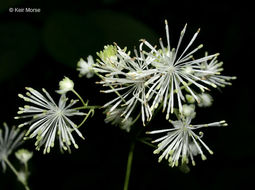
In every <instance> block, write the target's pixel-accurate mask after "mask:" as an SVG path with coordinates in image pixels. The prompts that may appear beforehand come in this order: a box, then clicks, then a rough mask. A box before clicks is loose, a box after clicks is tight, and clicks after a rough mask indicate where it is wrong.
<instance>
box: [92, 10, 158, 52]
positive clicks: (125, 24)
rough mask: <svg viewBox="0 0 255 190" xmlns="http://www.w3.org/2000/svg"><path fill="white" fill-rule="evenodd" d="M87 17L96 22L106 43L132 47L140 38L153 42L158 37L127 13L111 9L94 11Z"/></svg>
mask: <svg viewBox="0 0 255 190" xmlns="http://www.w3.org/2000/svg"><path fill="white" fill-rule="evenodd" d="M88 19H91V20H93V21H94V22H96V23H97V25H98V27H100V30H101V32H102V34H103V35H104V37H105V40H106V43H112V42H116V43H117V44H119V45H120V46H128V47H129V48H133V47H134V45H137V44H138V43H139V40H140V39H146V40H148V41H150V42H153V43H155V42H156V41H157V39H158V37H157V35H156V34H155V32H154V31H152V30H151V29H150V28H149V27H147V26H146V25H145V24H143V23H142V22H139V21H138V20H135V19H134V18H132V17H131V16H129V15H126V14H123V13H117V12H112V11H96V12H93V13H91V14H89V15H88Z"/></svg>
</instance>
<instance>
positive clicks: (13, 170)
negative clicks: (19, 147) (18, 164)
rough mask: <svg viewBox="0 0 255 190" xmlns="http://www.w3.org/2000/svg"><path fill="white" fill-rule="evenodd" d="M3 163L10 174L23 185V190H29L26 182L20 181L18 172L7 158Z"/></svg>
mask: <svg viewBox="0 0 255 190" xmlns="http://www.w3.org/2000/svg"><path fill="white" fill-rule="evenodd" d="M4 161H5V163H6V164H7V165H8V166H9V167H10V169H11V170H12V172H13V173H14V174H15V175H16V176H17V178H18V180H19V181H20V182H21V183H22V184H23V185H24V188H25V189H26V190H30V188H29V187H28V185H27V182H26V181H24V180H22V178H21V177H20V174H19V172H18V171H17V170H16V169H15V167H14V166H13V165H12V163H11V162H10V161H9V160H8V158H4Z"/></svg>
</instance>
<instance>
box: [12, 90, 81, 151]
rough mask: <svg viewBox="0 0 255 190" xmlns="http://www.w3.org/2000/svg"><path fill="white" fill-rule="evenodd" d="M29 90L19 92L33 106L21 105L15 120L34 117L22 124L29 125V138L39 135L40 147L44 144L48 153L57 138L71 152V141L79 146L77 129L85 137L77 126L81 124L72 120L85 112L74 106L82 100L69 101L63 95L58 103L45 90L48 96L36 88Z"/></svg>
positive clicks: (27, 134)
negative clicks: (74, 135) (76, 136)
mask: <svg viewBox="0 0 255 190" xmlns="http://www.w3.org/2000/svg"><path fill="white" fill-rule="evenodd" d="M26 89H27V90H28V92H27V93H26V96H24V95H22V94H19V97H20V98H22V99H24V100H25V101H26V102H28V103H30V104H32V105H25V106H24V107H20V108H19V111H18V114H19V115H20V116H17V117H15V119H21V118H31V119H30V120H29V121H27V122H25V123H23V124H20V125H19V127H23V126H26V125H28V126H29V129H28V131H27V133H26V134H25V136H26V138H34V137H36V143H35V146H36V149H37V150H39V149H40V148H41V147H42V146H44V150H43V152H44V153H49V152H50V149H51V148H52V147H54V144H55V141H56V139H57V138H58V140H59V145H60V150H68V151H70V146H71V144H73V145H74V147H75V148H78V145H77V144H76V142H75V140H74V137H73V134H72V133H73V132H76V134H78V136H80V137H81V138H83V139H84V137H83V136H82V134H81V132H80V131H79V130H78V129H77V125H76V124H75V123H73V122H72V121H71V120H70V119H69V117H72V116H81V115H85V113H82V112H79V111H78V110H76V109H73V108H72V106H73V105H74V104H76V103H77V102H78V100H71V101H70V102H69V103H68V98H66V95H65V94H62V95H61V97H60V99H59V102H58V104H56V103H55V102H54V100H53V99H52V97H51V96H50V94H49V93H48V92H47V91H46V90H45V89H42V91H43V92H44V95H43V94H41V93H40V92H38V91H37V90H34V89H33V88H26Z"/></svg>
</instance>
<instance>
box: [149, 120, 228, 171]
mask: <svg viewBox="0 0 255 190" xmlns="http://www.w3.org/2000/svg"><path fill="white" fill-rule="evenodd" d="M170 122H171V124H172V125H173V128H171V129H162V130H156V131H150V132H147V134H159V133H167V134H166V135H164V136H163V137H160V138H158V139H156V140H154V141H152V142H153V143H159V144H158V148H157V149H156V150H155V151H154V154H159V153H160V152H161V151H163V153H162V154H161V155H160V157H159V162H161V161H162V159H163V158H165V159H167V160H168V162H169V165H170V166H172V167H174V166H178V163H179V159H180V158H181V160H182V164H184V163H185V164H188V163H189V158H190V159H191V161H192V165H195V161H194V158H193V156H196V155H197V154H200V155H201V158H202V160H205V159H206V156H205V155H204V153H203V151H202V147H204V148H205V149H206V150H207V151H208V152H209V153H210V154H213V152H212V150H211V149H210V148H209V147H208V146H207V145H206V144H205V143H204V142H203V141H202V139H201V138H202V135H203V133H202V132H200V133H199V134H200V136H199V135H197V134H196V133H195V132H194V130H197V129H200V128H202V127H212V126H227V123H226V122H225V121H219V122H213V123H209V124H200V125H191V124H190V123H191V118H190V117H183V118H182V119H181V120H177V121H170Z"/></svg>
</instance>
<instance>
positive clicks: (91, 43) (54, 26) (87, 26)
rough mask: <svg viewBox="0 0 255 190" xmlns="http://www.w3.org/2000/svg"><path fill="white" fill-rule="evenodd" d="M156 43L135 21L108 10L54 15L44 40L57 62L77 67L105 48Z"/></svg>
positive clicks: (154, 37)
mask: <svg viewBox="0 0 255 190" xmlns="http://www.w3.org/2000/svg"><path fill="white" fill-rule="evenodd" d="M141 38H146V39H148V40H153V41H155V40H156V35H155V33H154V32H153V31H151V30H150V29H149V28H148V27H147V26H145V25H144V24H143V23H141V22H139V21H137V20H135V19H134V18H132V17H130V16H128V15H125V14H122V13H116V12H111V11H95V12H91V13H88V14H86V15H78V14H75V13H65V12H61V13H60V12H59V13H55V14H54V15H52V16H51V17H49V19H48V20H47V21H46V25H45V27H44V29H43V39H44V44H45V47H46V48H47V50H48V52H49V53H50V54H51V55H52V56H53V57H54V58H55V59H56V60H57V61H59V62H61V63H64V64H66V65H68V66H70V67H73V68H74V67H76V64H77V62H78V60H79V59H80V58H81V57H83V58H87V56H88V55H90V54H91V55H92V56H95V54H96V52H98V51H100V50H102V49H103V46H104V45H107V44H112V43H113V42H116V43H117V44H118V45H120V46H121V47H124V46H128V47H129V48H132V49H133V47H134V45H138V43H139V41H138V40H139V39H141Z"/></svg>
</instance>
